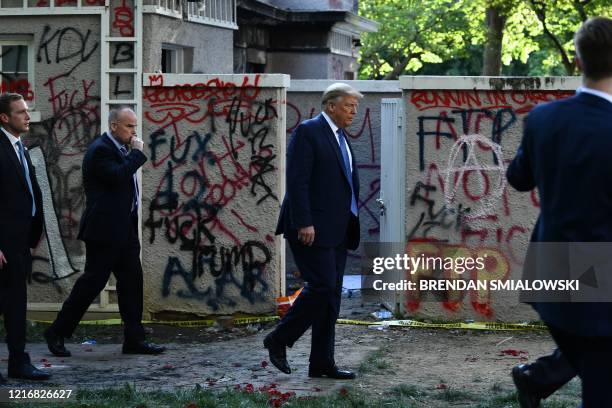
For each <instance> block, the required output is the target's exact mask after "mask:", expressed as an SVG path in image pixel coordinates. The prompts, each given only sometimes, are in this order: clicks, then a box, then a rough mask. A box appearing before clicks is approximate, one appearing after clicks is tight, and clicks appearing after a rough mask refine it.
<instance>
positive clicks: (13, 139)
mask: <svg viewBox="0 0 612 408" xmlns="http://www.w3.org/2000/svg"><path fill="white" fill-rule="evenodd" d="M0 129H2V131H3V132H4V134H5V135H6V137H8V138H9V141H10V142H11V145H12V146H13V147H15V143H17V142H19V141H20V140H21V137H15V136H13V135H11V134H10V133H9V132H8V131H7V130H6V129H5V128H3V127H1V126H0ZM24 147H25V146H24Z"/></svg>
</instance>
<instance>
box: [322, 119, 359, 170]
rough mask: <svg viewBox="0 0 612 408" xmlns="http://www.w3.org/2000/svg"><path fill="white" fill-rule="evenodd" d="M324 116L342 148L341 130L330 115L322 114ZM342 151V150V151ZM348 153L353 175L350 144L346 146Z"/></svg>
mask: <svg viewBox="0 0 612 408" xmlns="http://www.w3.org/2000/svg"><path fill="white" fill-rule="evenodd" d="M321 113H322V114H323V117H324V118H325V120H326V121H327V124H328V125H329V126H330V127H331V130H332V132H333V133H334V136H336V142H338V146H340V136H339V135H338V129H340V128H339V127H338V126H336V124H335V123H334V121H333V120H332V119H331V118H330V117H329V115H328V114H327V113H325V112H321ZM344 137H345V138H346V137H347V136H346V132H344ZM340 151H342V150H340ZM346 152H347V153H348V158H349V164H350V168H351V173H352V172H353V156H352V155H351V149H349V147H348V142H347V144H346Z"/></svg>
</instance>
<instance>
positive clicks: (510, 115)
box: [417, 108, 516, 171]
mask: <svg viewBox="0 0 612 408" xmlns="http://www.w3.org/2000/svg"><path fill="white" fill-rule="evenodd" d="M451 113H452V114H458V116H459V118H460V119H461V131H460V133H459V134H458V133H457V130H456V129H455V127H454V123H455V122H456V120H455V118H453V117H449V116H448V115H447V113H446V112H441V113H439V114H438V115H437V116H425V115H424V116H419V117H418V122H419V130H418V132H417V136H418V138H419V170H420V171H424V170H425V136H434V137H435V138H436V145H437V148H438V149H439V144H440V142H439V139H440V137H444V138H447V139H450V140H451V142H452V143H454V141H455V140H456V139H457V138H458V137H459V136H461V135H462V134H463V135H468V134H472V133H481V131H480V128H481V126H482V121H483V120H488V121H492V126H491V140H492V141H493V142H494V143H497V144H501V143H502V135H503V133H504V132H505V131H506V130H507V129H509V128H511V127H512V126H513V124H514V123H515V122H516V112H515V111H514V110H513V109H511V108H503V109H456V110H452V111H451ZM431 122H433V125H434V127H435V129H434V130H426V125H427V124H428V123H431ZM427 127H431V125H430V126H427ZM443 127H444V128H445V129H446V131H442V128H443ZM492 158H493V162H494V163H495V164H498V163H497V157H495V155H493V156H492ZM463 159H464V160H465V159H467V150H466V149H464V150H463Z"/></svg>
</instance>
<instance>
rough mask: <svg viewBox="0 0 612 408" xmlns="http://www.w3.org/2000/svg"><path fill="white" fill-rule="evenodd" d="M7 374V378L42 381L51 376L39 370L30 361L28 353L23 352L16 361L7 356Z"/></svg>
mask: <svg viewBox="0 0 612 408" xmlns="http://www.w3.org/2000/svg"><path fill="white" fill-rule="evenodd" d="M8 376H9V378H21V379H24V380H35V381H44V380H48V379H49V378H51V374H49V373H48V372H46V371H42V370H39V369H38V368H36V367H34V366H33V365H32V364H31V363H30V356H29V355H28V354H24V355H23V357H22V358H20V359H19V360H18V361H16V360H11V359H10V358H9V364H8Z"/></svg>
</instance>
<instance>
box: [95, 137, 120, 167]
mask: <svg viewBox="0 0 612 408" xmlns="http://www.w3.org/2000/svg"><path fill="white" fill-rule="evenodd" d="M100 137H101V138H102V142H103V143H104V144H106V146H108V148H109V149H112V151H113V152H115V156H117V157H119V158H120V159H121V161H122V162H123V161H124V160H125V156H124V155H123V154H121V152H120V151H119V149H117V146H115V144H114V143H113V141H112V140H110V138H111V137H112V136H111V135H109V134H108V133H106V132H105V133H103V134H102V136H100Z"/></svg>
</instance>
